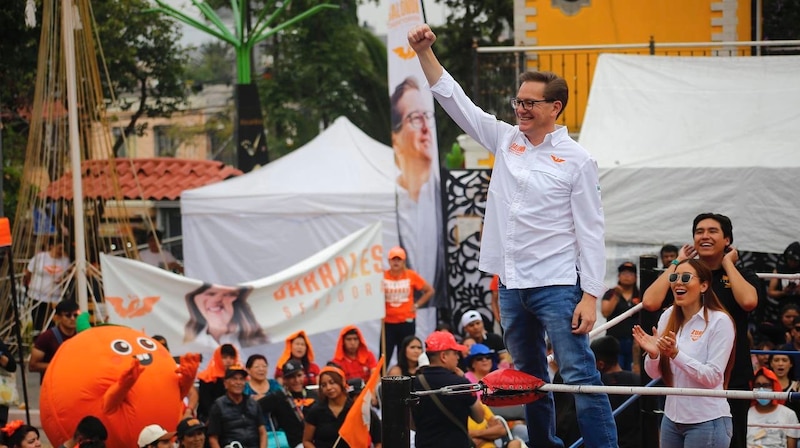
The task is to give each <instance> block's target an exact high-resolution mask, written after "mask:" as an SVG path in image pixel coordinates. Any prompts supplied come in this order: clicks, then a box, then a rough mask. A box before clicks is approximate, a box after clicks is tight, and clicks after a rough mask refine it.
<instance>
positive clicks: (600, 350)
mask: <svg viewBox="0 0 800 448" xmlns="http://www.w3.org/2000/svg"><path fill="white" fill-rule="evenodd" d="M435 41H436V35H435V34H434V33H433V32H432V30H431V29H430V27H428V26H427V25H420V26H417V27H414V28H412V29H411V31H410V32H409V34H408V43H409V45H410V46H411V48H412V49H413V50H414V52H415V53H416V55H417V57H418V60H419V63H420V66H421V68H422V72H423V74H424V76H425V79H426V81H427V84H428V86H429V88H430V90H431V92H432V93H433V96H434V98H435V99H436V101H438V103H439V104H440V105H441V106H442V108H443V109H444V110H445V111H446V112H447V114H448V115H449V116H450V117H451V118H452V119H453V120H454V121H455V122H456V123H457V124H458V125H459V126H460V127H461V128H462V129H463V130H464V131H465V132H467V133H468V134H469V135H471V136H472V137H473V138H474V139H475V140H477V141H478V142H479V143H481V144H482V145H483V146H485V147H486V148H488V149H489V150H490V151H491V152H492V153H494V154H495V157H496V158H495V166H494V171H493V173H492V179H491V183H490V187H489V189H490V192H491V194H490V195H489V200H488V201H487V205H486V215H485V221H484V228H483V234H482V241H481V254H480V264H479V267H480V270H481V271H483V272H487V273H492V274H495V276H494V278H493V281H492V293H493V294H492V303H491V312H492V313H493V315H494V318H495V319H496V320H497V321H498V322H500V323H501V325H502V330H503V334H502V335H498V334H495V333H492V332H490V331H487V329H486V327H485V318H484V316H483V315H482V314H481V313H480V312H479V311H478V310H469V311H466V312H465V313H463V315H462V316H460V320H459V325H458V328H457V329H456V331H447V330H446V327H447V325H443V326H441V327H440V329H439V330H437V331H434V332H432V333H431V334H429V335H427V336H426V337H425V338H424V339H425V340H424V343H423V340H422V338H419V337H417V336H416V335H415V334H416V310H417V308H418V307H420V306H424V305H425V304H426V302H427V301H428V300H430V299H431V297H432V296H433V295H434V293H435V290H434V288H433V287H432V286H431V285H430V284H429V283H427V282H426V281H425V280H424V279H423V278H422V277H421V276H420V275H419V274H417V273H416V272H415V271H412V270H410V269H408V268H407V267H406V252H405V250H404V249H403V248H401V247H395V248H392V249H391V250H389V252H388V263H389V266H390V269H389V270H387V271H386V272H385V275H384V283H383V289H384V293H385V302H386V318H385V323H384V334H383V337H382V340H383V341H385V347H382V350H380V351H379V353H380V352H383V354H384V355H385V356H386V359H387V360H388V359H392V355H393V353H394V352H395V351H396V352H397V358H396V359H397V362H396V364H394V365H391V366H380V365H378V361H377V360H376V356H375V353H376V351H374V350H372V349H371V348H370V346H369V344H368V341H366V340H365V339H364V337H363V335H362V333H361V331H360V329H359V328H358V327H357V326H355V325H349V326H346V327H344V328H342V329H341V332H340V335H339V339H338V342H337V344H336V347H335V350H334V353H331V354H329V355H330V356H329V357H325V356H323V357H320V354H319V353H315V351H314V348H313V347H312V344H311V341H310V340H309V338H308V335H307V334H306V332H305V331H298V332H296V333H294V334H292V335H290V336H289V337H287V338H286V340H285V350H284V352H283V353H282V354H281V356H280V357H279V358H278V359H277V360H276V362H275V368H274V371H273V376H274V379H271V378H268V372H269V361H268V359H267V358H266V357H265V356H263V355H260V354H256V355H252V356H250V357H249V358H248V359H247V360H246V362H244V363H242V361H241V360H240V359H239V351H238V349H237V347H236V346H235V345H234V344H231V343H227V342H225V341H218V342H220V343H221V345H219V346H218V347H217V349H216V350H215V351H214V354H213V357H212V359H211V360H210V361H209V363H208V365H207V367H206V368H205V369H204V370H203V371H201V372H199V373H198V375H197V381H196V388H194V389H193V390H192V391H190V393H189V394H188V395H187V396H186V397H185V398H184V403H185V412H184V415H183V418H182V419H180V420H179V421H177V419H176V422H175V427H176V428H177V431H175V432H172V431H170V430H168V429H167V428H164V427H162V426H159V425H156V424H153V425H148V426H146V427H144V428H142V429H141V433H140V435H139V439H138V446H139V447H141V448H145V447H153V446H155V447H160V446H171V444H172V443H173V440H175V437H176V436H177V441H178V444H179V446H187V447H200V446H210V447H211V448H222V447H225V448H237V447H240V448H250V447H259V448H266V446H267V445H268V440H270V439H271V440H272V441H273V443H270V445H271V446H272V445H274V446H276V447H281V448H283V447H301V446H302V447H304V448H312V447H319V448H330V447H333V446H339V447H347V446H348V445H347V443H346V442H345V441H344V440H342V439H341V436H340V429H341V427H342V425H343V424H344V419H345V416H346V415H347V414H348V412H349V410H350V409H351V408H352V407H353V405H354V396H355V394H356V393H357V392H358V391H359V390H360V389H361V388H362V387H364V384H365V382H366V381H367V380H368V379H369V378H370V376H371V375H372V373H373V372H374V371H375V370H376V369H383V368H387V372H388V374H389V375H409V376H411V377H412V378H413V388H414V390H417V391H422V390H435V389H439V388H441V387H444V386H454V385H462V384H468V383H473V382H477V381H481V380H482V379H484V378H485V377H486V376H487V375H489V374H490V373H491V372H493V371H495V370H497V369H507V368H512V369H518V370H520V371H522V372H525V373H528V374H530V375H533V376H535V377H538V378H540V379H543V380H545V381H552V382H563V383H565V384H568V385H596V386H599V385H604V384H605V385H633V384H639V383H640V381H641V379H640V377H639V376H638V374H642V375H643V374H647V376H649V377H651V378H654V379H660V380H661V381H662V382H663V384H665V385H666V386H669V387H681V388H699V389H706V390H741V391H751V390H756V391H759V390H768V391H797V390H800V367H799V368H797V369H795V366H796V365H798V364H800V303H798V301H797V300H796V299H797V297H800V289H798V288H797V286H796V282H794V281H788V282H786V281H781V280H779V279H773V280H771V281H770V282H769V284H768V285H767V287H764V285H762V282H761V280H760V279H759V278H758V277H757V276H756V275H755V273H754V272H753V271H752V270H749V269H746V268H743V267H742V266H741V265H740V263H739V261H740V260H739V253H738V251H737V249H736V247H735V246H733V242H734V238H733V223H732V222H731V220H730V219H729V218H728V217H727V216H724V215H721V214H716V213H701V214H699V215H697V216H696V217H695V218H694V220H693V221H692V222H691V235H687V236H690V238H691V243H688V244H685V245H683V246H682V247H677V246H665V247H664V248H663V249H662V251H661V256H662V271H663V272H662V273H661V274H660V275H659V276H658V277H657V278H656V279H655V280H654V282H653V283H652V284H651V285H649V286H648V287H647V288H646V289H644V290H642V291H640V290H639V289H638V287H637V276H636V274H637V266H636V265H635V264H634V263H632V262H625V263H623V264H621V265H620V266H619V267H618V272H617V273H618V282H617V285H615V286H614V287H613V288H611V289H609V290H606V286H605V285H604V284H603V278H604V273H605V247H604V242H603V241H604V238H603V237H604V218H603V211H602V205H601V199H600V187H599V178H598V172H597V165H596V163H595V162H594V160H593V159H592V158H591V156H590V155H589V153H588V152H587V151H586V150H585V149H584V148H582V147H581V146H580V145H579V144H578V143H577V142H575V141H574V140H573V139H572V138H571V137H570V136H569V133H568V132H567V129H566V128H565V127H563V126H560V125H557V124H556V121H557V120H558V118H559V117H560V116H561V114H562V113H563V111H564V109H565V107H566V105H567V102H568V88H567V83H566V81H565V80H564V79H563V78H560V77H559V76H557V75H555V74H553V73H548V72H525V73H523V74H522V75H521V76H520V78H519V88H518V91H517V94H516V96H515V97H514V98H512V99H511V106H512V107H513V109H514V111H515V113H516V117H517V124H516V125H512V124H509V123H504V122H502V121H498V120H496V119H495V117H493V116H492V115H490V114H487V113H486V112H484V111H483V110H481V109H480V108H479V107H478V106H476V105H475V104H474V103H473V102H472V101H471V100H470V99H469V98H468V97H467V95H466V94H465V92H464V91H463V89H462V88H461V86H460V85H459V84H458V83H457V82H456V81H455V80H454V79H453V78H452V76H450V74H449V73H448V72H447V71H446V70H445V69H444V67H442V65H441V64H440V63H439V61H438V59H437V58H436V56H435V54H434V52H433V50H432V46H433V44H434V42H435ZM414 88H415V89H417V90H419V87H418V86H414ZM409 117H410V119H412V120H417V121H419V120H422V121H424V117H418V116H409ZM405 119H406V118H402V120H405ZM398 129H399V128H398ZM687 228H688V223H687ZM59 254H60V252H59V249H58V248H57V247H53V248H52V250H51V252H49V256H50V257H51V258H57V257H59V256H60V255H59ZM161 258H162V261H163V262H164V263H165V267H166V266H167V262H168V261H169V260H163V257H161ZM799 271H800V243H792V244H791V245H789V247H787V249H786V251H785V252H784V254H783V256H782V257H781V259H780V262H779V263H778V264H777V266H776V267H775V272H776V273H798V272H799ZM45 280H46V279H41V278H36V277H33V278H32V280H31V282H32V284H33V285H34V286H35V285H41V284H43V282H45ZM47 281H49V282H50V283H53V282H54V281H55V280H53V279H50V280H47ZM34 290H35V288H34ZM598 299H599V300H600V303H599V304H598ZM39 300H41V301H42V302H47V303H48V305H47V306H50V305H53V303H52V299H51V298H50V297H45V296H41V297H39ZM640 303H641V304H642V306H643V308H644V309H645V310H647V311H649V312H654V313H658V314H659V318H658V321H657V325H655V326H653V327H652V328H642V327H641V326H639V325H637V324H636V322H637V320H636V318H634V317H631V318H629V319H626V320H624V321H623V322H621V323H620V324H618V325H617V326H615V327H613V328H611V329H610V330H609V331H608V334H607V335H606V336H603V337H600V338H595V339H594V340H590V337H589V332H590V330H592V328H593V327H594V324H595V321H596V318H597V316H596V314H597V311H598V310H600V312H601V313H602V314H603V315H604V316H605V317H606V318H608V319H613V318H614V317H616V316H620V315H622V314H623V313H625V312H626V311H628V310H630V309H631V308H632V307H634V306H636V305H638V304H640ZM778 303H779V304H780V305H779V306H778V305H776V304H778ZM55 311H56V314H57V316H58V318H57V319H56V325H55V326H54V327H52V328H50V329H48V330H47V331H45V332H43V333H42V334H41V335H40V336H39V338H38V339H37V342H36V344H35V347H34V349H33V354H32V356H31V368H32V369H33V370H36V371H40V372H44V371H45V370H46V368H47V365H48V362H49V360H50V359H52V355H53V353H54V352H55V350H57V349H58V346H59V345H60V344H61V343H63V341H64V340H66V339H69V338H70V337H71V336H72V335H74V334H75V324H74V320H75V317H76V316H77V307H76V306H75V305H74V304H69V303H65V302H61V303H58V304H57V305H55ZM754 313H758V314H759V316H768V317H769V318H768V319H762V320H761V321H759V322H754V319H753V315H754ZM154 338H155V336H154ZM164 343H166V342H165V341H164ZM752 348H762V349H767V350H772V349H776V348H777V349H780V350H781V351H779V352H775V353H768V354H765V355H756V356H751V353H750V350H751V349H752ZM785 351H790V352H798V355H794V354H788V355H787V354H785ZM639 352H640V353H641V355H642V357H641V358H639V357H638V356H635V355H636V353H639ZM549 353H552V354H553V358H552V359H548V354H549ZM325 359H327V362H326V363H325V364H324V365H321V364H318V363H317V362H318V361H319V360H325ZM2 361H3V359H2V356H0V363H1V362H2ZM5 367H7V368H10V367H9V366H8V365H7V364H6V365H5ZM636 370H638V372H636ZM637 373H638V374H637ZM627 398H628V397H625V396H622V397H612V398H611V399H610V398H609V397H608V396H607V395H605V394H582V393H578V394H570V395H568V396H564V395H559V394H553V393H546V394H542V397H541V398H540V399H539V400H536V401H534V402H531V403H528V404H526V405H524V406H522V407H518V408H516V409H513V410H511V411H507V410H501V409H492V408H490V407H488V406H486V405H485V404H483V403H482V402H481V399H482V397H481V395H480V394H478V393H476V394H453V395H441V396H439V395H437V394H429V395H422V396H420V398H419V403H418V404H417V405H416V406H414V407H413V408H412V410H411V413H412V427H413V430H414V431H415V437H414V438H413V439H412V440H413V442H414V444H415V446H417V447H421V448H424V447H445V448H446V447H467V446H476V447H481V448H487V447H491V446H500V447H504V446H509V447H513V448H516V447H521V446H524V444H525V443H530V442H534V443H535V446H544V447H563V446H564V444H565V443H572V442H574V441H575V440H577V438H578V437H582V438H583V440H584V443H585V444H586V445H587V446H593V447H617V446H620V447H632V446H640V444H641V440H642V439H641V426H640V425H638V423H637V422H638V416H636V415H634V414H632V413H631V411H630V410H628V411H627V412H628V413H627V414H626V413H619V414H618V415H616V416H615V415H613V413H612V409H618V408H619V407H620V406H621V405H622V403H623V402H624V400H625V399H627ZM371 404H372V405H373V406H372V409H371V411H370V414H369V416H368V417H369V420H370V422H371V425H370V438H371V445H372V446H376V447H380V446H381V444H382V443H381V442H382V440H381V431H380V427H381V420H380V414H379V412H380V400H379V399H376V400H375V401H374V402H373V403H371ZM358 411H362V410H360V409H359V410H358ZM798 412H800V407H797V406H795V405H794V404H792V403H788V404H787V405H784V403H781V402H779V401H778V400H766V399H758V400H752V402H751V401H748V400H735V399H726V398H720V397H707V396H701V397H689V396H677V395H668V396H666V398H665V400H664V402H663V418H662V419H661V426H660V432H659V435H658V437H659V441H660V446H661V447H664V448H672V447H695V446H704V447H719V448H727V447H742V448H744V447H748V448H754V447H794V446H796V440H797V437H798V436H800V430H798V429H797V426H796V425H797V422H798ZM86 419H89V422H92V423H90V424H89V426H88V427H90V429H88V430H87V429H86V428H87V426H84V427H81V425H79V426H78V428H76V429H75V436H74V437H73V439H72V440H70V441H68V442H66V443H65V444H64V446H66V447H71V446H81V447H86V446H104V445H103V441H104V439H105V437H106V436H104V435H103V434H105V429H104V428H103V430H102V431H101V430H100V428H99V427H98V426H97V425H96V423H98V422H99V421H98V422H94V420H97V419H96V418H95V417H93V416H87V417H86ZM86 419H84V420H86ZM92 419H94V420H92ZM82 423H83V422H82ZM781 425H784V426H781ZM792 425H795V427H792ZM100 426H102V424H100ZM170 429H171V428H170ZM87 431H88V432H89V433H91V434H88V433H87ZM0 432H2V441H3V443H4V444H5V446H8V447H10V448H16V447H25V448H27V447H36V446H40V442H38V438H39V433H38V430H37V429H36V428H33V427H29V426H26V425H24V424H22V422H11V423H9V424H7V425H6V426H5V427H3V428H2V429H1V430H0ZM354 448H355V447H354ZM359 448H361V447H359Z"/></svg>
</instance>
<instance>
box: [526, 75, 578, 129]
mask: <svg viewBox="0 0 800 448" xmlns="http://www.w3.org/2000/svg"><path fill="white" fill-rule="evenodd" d="M526 82H541V83H543V84H544V99H546V100H558V101H561V110H560V111H559V112H558V116H556V119H557V118H558V117H560V116H561V114H562V113H564V109H566V108H567V101H569V86H567V81H566V80H565V79H564V78H562V77H560V76H558V75H556V74H555V73H553V72H523V73H522V74H520V75H519V83H520V85H522V84H523V83H526Z"/></svg>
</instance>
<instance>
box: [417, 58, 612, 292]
mask: <svg viewBox="0 0 800 448" xmlns="http://www.w3.org/2000/svg"><path fill="white" fill-rule="evenodd" d="M431 91H432V92H433V94H434V97H435V98H436V100H437V101H438V102H439V104H441V106H442V107H443V108H444V109H445V111H447V113H448V114H449V115H450V117H451V118H453V120H454V121H455V122H456V124H458V125H459V126H460V127H461V129H463V130H464V132H466V133H467V134H469V135H470V136H471V137H472V138H474V139H475V140H476V141H477V142H478V143H480V144H481V145H483V146H484V147H485V148H487V149H489V150H490V151H491V152H492V153H494V154H495V163H494V169H493V171H492V179H491V181H490V182H489V197H488V201H487V204H486V216H485V219H484V228H483V239H482V240H481V255H480V264H479V268H480V270H481V271H484V272H488V273H493V274H498V275H500V281H502V282H503V284H504V285H505V286H506V287H507V288H510V289H523V288H536V287H541V286H552V285H574V284H575V283H576V281H577V279H578V273H580V282H581V288H582V289H583V290H584V291H585V292H588V293H589V294H591V295H593V296H595V297H601V296H602V295H603V292H605V290H606V287H605V285H604V284H603V279H604V277H605V270H606V267H605V242H604V234H605V222H604V219H603V208H602V205H601V203H600V182H599V179H598V175H597V162H595V160H594V159H592V158H591V156H590V155H589V153H588V152H587V151H586V150H585V149H583V147H581V146H580V145H579V144H578V143H576V142H575V141H574V140H573V139H572V138H570V136H569V134H568V133H567V128H565V127H563V126H557V127H556V130H555V131H553V132H551V133H550V134H548V135H547V136H546V137H545V139H544V141H543V142H542V143H541V144H540V145H538V146H534V145H533V144H531V142H530V141H529V140H528V139H527V138H526V137H525V135H524V134H523V133H522V132H520V130H519V127H518V126H512V125H510V124H508V123H505V122H502V121H499V120H497V118H496V117H495V116H493V115H490V114H487V113H486V112H484V111H483V110H481V109H480V108H479V107H477V106H476V105H475V104H473V103H472V101H471V100H470V99H469V98H468V97H467V95H466V94H465V93H464V91H463V89H462V88H461V86H459V85H458V84H457V83H456V82H455V80H453V77H452V76H450V74H449V73H447V72H446V71H445V72H444V73H443V74H442V77H441V78H439V80H438V81H437V82H436V83H435V84H434V85H433V86H431Z"/></svg>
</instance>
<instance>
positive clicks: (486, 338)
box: [459, 310, 511, 364]
mask: <svg viewBox="0 0 800 448" xmlns="http://www.w3.org/2000/svg"><path fill="white" fill-rule="evenodd" d="M459 327H460V328H461V331H462V332H463V333H464V336H465V337H469V338H472V339H474V340H475V343H477V344H483V345H485V346H487V347H489V348H490V349H492V350H494V352H495V353H496V354H497V356H499V357H500V360H501V361H503V363H504V364H510V363H511V356H510V355H509V354H508V350H506V345H505V344H504V343H503V337H502V336H500V335H499V334H496V333H492V332H490V331H486V327H485V326H484V323H483V315H482V314H481V313H480V312H478V311H477V310H469V311H467V312H466V313H464V314H463V315H461V320H460V322H459Z"/></svg>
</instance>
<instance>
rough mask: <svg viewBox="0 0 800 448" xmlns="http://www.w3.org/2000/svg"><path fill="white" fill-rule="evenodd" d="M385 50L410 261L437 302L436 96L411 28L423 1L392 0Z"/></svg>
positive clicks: (441, 288) (440, 274)
mask: <svg viewBox="0 0 800 448" xmlns="http://www.w3.org/2000/svg"><path fill="white" fill-rule="evenodd" d="M388 20H389V22H388V33H387V51H388V67H389V70H388V72H389V96H390V100H391V125H392V148H393V149H394V153H395V163H396V165H397V168H398V174H397V216H398V233H399V235H400V245H401V246H402V247H403V248H404V249H405V250H406V252H407V254H408V259H407V260H406V265H407V266H408V267H409V268H411V269H413V270H414V271H416V272H417V273H418V274H419V275H420V276H422V278H424V279H425V281H427V282H428V283H430V284H431V285H432V286H433V287H434V289H436V297H435V298H434V304H436V305H444V304H445V300H446V297H445V296H446V294H445V292H446V287H445V279H446V277H445V265H444V247H445V243H444V235H443V231H442V207H441V192H440V191H441V188H440V185H439V178H440V176H439V149H438V144H437V141H436V122H435V119H434V115H433V96H432V95H431V92H430V90H429V89H428V87H427V85H426V80H425V75H424V74H423V72H422V68H421V67H420V65H419V61H418V60H417V55H416V53H414V50H412V49H411V46H409V45H408V32H409V30H411V28H412V27H414V26H416V25H420V24H422V23H424V18H423V11H422V2H421V0H392V1H391V2H390V3H389V18H388Z"/></svg>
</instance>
